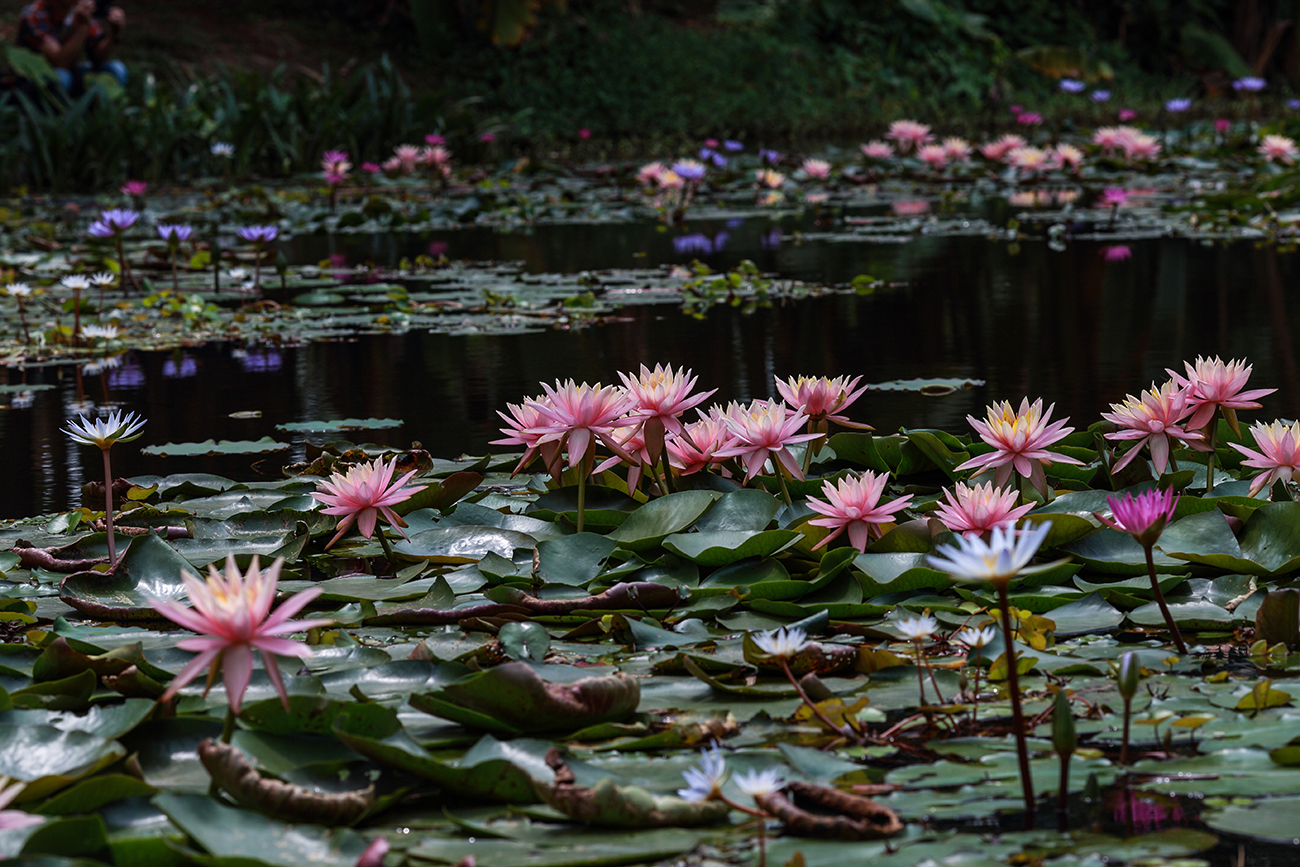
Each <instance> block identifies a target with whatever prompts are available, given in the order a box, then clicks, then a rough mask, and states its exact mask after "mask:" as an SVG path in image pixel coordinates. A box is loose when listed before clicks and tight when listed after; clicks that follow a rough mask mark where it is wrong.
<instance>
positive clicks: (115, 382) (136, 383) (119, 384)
mask: <svg viewBox="0 0 1300 867" xmlns="http://www.w3.org/2000/svg"><path fill="white" fill-rule="evenodd" d="M144 386H145V379H144V368H142V367H141V366H140V365H139V363H137V362H136V360H135V359H134V358H129V359H127V360H126V361H123V362H122V364H121V365H120V366H119V367H118V368H117V369H116V370H110V371H109V373H108V387H109V388H111V389H114V390H115V391H117V390H133V389H137V388H144Z"/></svg>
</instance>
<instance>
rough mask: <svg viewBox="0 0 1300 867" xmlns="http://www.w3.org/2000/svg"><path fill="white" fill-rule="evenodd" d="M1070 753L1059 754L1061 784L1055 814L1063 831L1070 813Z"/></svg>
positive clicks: (1057, 794)
mask: <svg viewBox="0 0 1300 867" xmlns="http://www.w3.org/2000/svg"><path fill="white" fill-rule="evenodd" d="M1070 755H1071V754H1070V753H1062V754H1061V783H1060V787H1059V789H1058V791H1057V793H1056V814H1057V819H1058V821H1059V823H1060V830H1061V831H1065V830H1066V827H1067V817H1068V816H1069V813H1070Z"/></svg>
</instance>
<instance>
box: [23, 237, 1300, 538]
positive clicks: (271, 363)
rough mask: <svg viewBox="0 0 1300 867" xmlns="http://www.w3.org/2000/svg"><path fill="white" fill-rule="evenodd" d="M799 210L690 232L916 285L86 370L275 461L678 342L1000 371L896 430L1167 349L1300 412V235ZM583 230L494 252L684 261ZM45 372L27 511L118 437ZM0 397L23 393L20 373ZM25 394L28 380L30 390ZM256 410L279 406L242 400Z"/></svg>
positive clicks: (781, 266)
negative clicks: (305, 432) (1083, 228)
mask: <svg viewBox="0 0 1300 867" xmlns="http://www.w3.org/2000/svg"><path fill="white" fill-rule="evenodd" d="M781 225H782V224H772V223H767V222H766V221H750V222H746V223H745V224H742V225H740V226H735V227H732V228H728V227H727V225H726V223H725V222H723V221H714V222H713V223H712V224H703V223H696V224H694V225H692V226H691V227H690V231H692V232H700V233H702V234H704V235H706V236H707V237H709V238H710V239H713V240H714V241H716V237H717V235H718V234H719V233H724V232H725V233H727V235H728V239H727V241H726V243H725V245H724V248H723V249H722V250H721V251H718V250H717V249H716V244H715V249H714V253H713V254H712V256H713V260H712V264H713V266H714V267H716V268H725V267H730V265H731V264H733V263H734V262H735V261H736V260H738V259H739V258H753V259H755V260H757V261H759V264H760V267H763V268H764V269H766V270H769V271H774V272H777V273H779V274H781V275H782V276H785V277H791V278H800V279H810V280H817V281H824V282H828V283H847V282H848V281H850V280H852V278H853V277H854V276H856V275H858V274H871V275H873V276H875V277H877V278H879V279H882V280H885V281H887V282H890V283H893V282H901V283H903V284H904V285H902V286H900V287H898V288H893V289H882V290H878V291H877V292H876V293H875V294H872V295H869V296H863V297H859V296H856V295H837V296H831V297H825V298H819V299H811V300H807V301H802V302H799V303H797V304H796V303H789V304H778V305H777V306H776V307H774V308H772V309H768V310H759V311H757V312H756V313H754V314H753V315H750V316H745V315H742V314H740V313H739V312H738V311H736V310H735V309H733V308H731V307H726V306H723V307H719V308H716V309H714V310H712V311H711V312H710V313H709V315H708V317H707V318H706V319H705V320H703V321H698V320H695V319H691V318H688V317H685V316H682V315H681V314H680V313H678V312H677V311H676V310H675V309H673V308H671V307H667V306H661V307H633V308H629V309H628V310H627V311H625V316H624V317H623V318H622V319H621V321H618V322H615V323H612V324H609V325H606V326H603V327H596V328H590V329H585V330H578V331H572V332H550V331H547V332H540V333H532V334H516V335H511V336H449V335H444V334H425V333H413V334H405V335H401V336H393V337H386V336H368V337H360V338H357V339H356V340H353V341H349V342H343V343H331V344H312V345H307V346H303V347H294V348H287V347H286V348H278V347H274V346H248V347H243V346H234V345H229V344H224V345H216V346H210V347H202V348H191V349H187V350H185V351H184V352H183V353H178V354H172V353H144V352H136V353H130V354H128V355H127V356H125V357H124V358H123V363H122V364H121V365H120V366H119V367H118V368H116V369H115V370H111V371H108V372H107V373H106V374H105V375H103V376H101V377H95V378H87V381H86V382H85V384H84V389H85V393H86V397H87V398H88V399H89V400H91V401H93V402H94V403H95V404H98V405H104V404H106V403H108V404H113V405H119V406H122V407H124V408H126V409H132V410H135V411H137V412H140V413H141V414H142V415H144V416H145V417H146V418H148V420H149V423H148V425H147V427H146V428H145V432H144V436H143V437H142V439H140V440H138V441H137V442H138V443H139V444H140V445H147V444H150V443H166V442H177V443H179V442H190V441H195V440H202V439H207V438H209V437H211V438H214V439H236V440H255V439H258V438H260V437H263V436H267V435H271V436H275V437H277V438H279V439H281V440H285V441H292V442H293V449H292V451H291V452H289V453H286V454H282V455H274V456H271V457H270V459H268V460H267V461H266V463H265V465H264V466H266V467H267V468H268V469H267V471H268V472H271V473H274V472H275V468H276V467H278V465H279V463H280V462H282V461H283V460H285V459H290V458H292V457H294V456H298V457H301V456H302V455H303V454H304V453H305V447H304V445H303V442H302V440H301V439H295V438H293V437H291V436H290V435H287V434H284V433H282V432H277V431H276V430H275V429H274V425H276V424H281V423H286V422H295V421H307V420H313V419H328V418H344V417H354V418H370V417H374V418H398V419H402V420H403V421H404V422H405V424H404V426H403V427H401V428H397V429H392V430H376V431H363V432H359V433H357V434H355V438H356V439H358V440H360V441H368V442H377V443H383V444H388V445H394V446H397V445H401V446H406V445H409V444H410V443H411V441H413V440H418V441H420V442H421V443H422V444H423V445H424V446H425V447H426V448H428V449H429V450H430V451H432V452H433V453H435V454H439V455H448V456H450V455H456V454H460V453H466V452H468V453H480V452H482V451H483V450H485V448H486V444H487V442H488V441H489V440H491V439H495V438H497V436H498V435H497V433H496V429H497V427H498V426H499V420H498V419H497V417H496V414H495V413H496V410H498V409H502V408H504V406H505V404H506V402H507V401H514V402H517V401H518V400H520V399H521V398H522V397H523V396H525V395H532V394H535V393H537V383H538V381H539V380H547V381H551V380H554V379H556V378H561V377H564V378H567V377H571V376H572V377H576V378H578V379H587V380H590V381H596V380H601V381H604V382H611V381H616V377H615V374H616V372H617V371H619V370H632V369H635V368H636V366H637V365H638V364H640V363H642V362H646V363H654V362H657V361H663V362H672V363H674V364H684V365H687V366H689V367H693V368H694V369H695V371H696V373H697V374H699V376H700V383H701V384H702V385H707V386H708V387H714V386H717V387H718V388H719V391H718V394H717V396H716V397H717V399H718V400H721V401H726V400H733V399H734V400H750V399H752V398H755V397H769V396H773V386H772V377H773V375H781V376H788V375H793V374H800V373H804V374H810V375H819V374H825V375H837V374H862V375H863V376H864V380H865V381H870V382H880V381H887V380H893V379H906V378H912V377H918V376H925V377H969V378H974V379H985V380H987V381H988V385H987V386H986V387H984V388H980V389H976V390H972V391H969V392H960V393H957V394H954V395H950V396H948V397H943V398H923V397H920V396H917V395H912V394H905V393H868V394H867V395H866V396H864V397H863V399H862V400H861V401H860V402H859V403H858V404H857V405H856V406H855V409H854V417H855V418H857V419H859V420H861V421H865V422H870V423H872V424H874V425H876V426H877V428H878V429H879V430H881V431H883V432H889V431H891V430H895V429H897V428H898V427H900V426H903V425H906V426H910V427H921V426H930V427H940V428H945V429H948V430H953V431H961V430H966V429H967V427H968V426H967V423H966V421H965V417H966V415H967V414H980V413H981V410H982V408H983V406H984V405H985V404H986V403H987V402H988V401H991V400H1002V399H1008V400H1014V401H1018V400H1019V399H1020V398H1021V397H1022V396H1028V397H1030V398H1035V397H1040V396H1041V397H1043V398H1044V399H1045V400H1046V401H1047V402H1048V403H1055V404H1056V405H1057V409H1056V412H1055V414H1054V417H1061V416H1065V415H1069V416H1073V417H1074V420H1075V422H1076V424H1080V425H1086V424H1088V423H1091V422H1092V421H1095V420H1096V419H1097V417H1098V413H1100V412H1101V411H1102V410H1104V409H1106V407H1107V405H1108V404H1109V403H1111V402H1113V401H1119V400H1121V399H1122V398H1123V397H1124V395H1125V394H1127V393H1134V392H1136V391H1138V390H1140V389H1142V388H1145V387H1147V386H1149V385H1150V384H1151V383H1152V382H1153V381H1155V380H1163V379H1164V378H1165V377H1166V374H1165V372H1164V371H1165V368H1168V367H1175V368H1177V367H1180V365H1181V362H1182V361H1183V360H1184V359H1191V358H1194V357H1195V356H1196V355H1198V354H1209V355H1213V354H1219V355H1222V356H1223V357H1224V358H1228V357H1238V358H1241V357H1245V358H1249V359H1250V360H1251V361H1252V362H1253V363H1254V364H1255V373H1254V379H1253V381H1254V382H1255V383H1256V384H1258V385H1260V386H1261V387H1264V386H1276V387H1277V388H1278V392H1277V393H1276V394H1275V395H1272V396H1270V397H1269V398H1266V399H1265V404H1266V407H1265V410H1264V411H1262V412H1261V413H1258V414H1256V415H1257V417H1260V418H1264V419H1268V420H1271V419H1272V418H1274V417H1286V418H1294V417H1296V416H1297V415H1300V395H1298V394H1297V387H1298V383H1300V375H1298V371H1297V363H1296V357H1295V347H1294V345H1293V340H1292V337H1291V333H1292V329H1294V328H1295V327H1296V326H1297V324H1300V301H1297V299H1296V298H1295V297H1293V296H1290V295H1288V294H1287V292H1286V291H1285V288H1284V287H1285V286H1287V285H1290V284H1291V283H1293V282H1294V281H1295V280H1296V278H1297V276H1300V274H1298V273H1297V271H1298V270H1300V269H1297V267H1296V259H1295V256H1294V255H1293V254H1290V253H1285V252H1278V251H1277V250H1275V249H1270V248H1260V249H1256V248H1254V247H1253V246H1252V245H1249V244H1239V245H1235V246H1232V247H1229V248H1213V247H1207V246H1204V245H1201V244H1199V243H1194V242H1190V241H1186V240H1181V239H1161V240H1151V241H1134V242H1131V243H1130V244H1129V245H1128V246H1129V247H1130V252H1131V258H1130V259H1128V260H1127V261H1125V262H1123V263H1121V264H1119V265H1115V264H1110V265H1108V264H1107V262H1106V259H1105V258H1104V256H1103V254H1102V250H1103V245H1100V244H1096V243H1086V242H1078V241H1076V242H1071V243H1069V244H1067V245H1066V247H1065V249H1064V250H1063V251H1062V252H1053V251H1051V250H1049V249H1048V248H1047V246H1046V244H1043V243H1040V242H1036V241H1021V243H1020V244H1019V245H1018V246H1011V245H1006V244H1000V243H994V242H990V241H988V240H987V239H984V238H973V237H965V238H953V237H949V238H943V237H933V236H921V237H918V238H916V239H914V240H912V241H910V242H909V243H904V244H877V243H866V242H862V241H857V240H839V241H835V242H820V241H804V242H800V241H799V240H798V238H797V236H794V233H793V232H790V233H789V234H787V235H786V238H785V242H784V243H780V244H778V245H776V246H774V247H773V246H766V245H768V244H770V243H771V240H772V239H771V234H772V233H773V232H774V231H777V232H779V231H780V230H781ZM570 228H572V227H556V234H555V235H554V236H552V235H549V234H548V233H547V232H543V231H541V230H539V231H538V232H536V233H534V234H533V235H529V236H514V235H503V236H496V237H495V240H494V241H493V243H494V244H495V245H496V246H495V247H493V248H492V249H491V250H487V249H483V250H480V251H479V253H482V254H485V255H484V258H498V259H503V258H504V259H508V258H516V256H515V254H516V253H527V254H528V255H532V256H535V258H534V259H533V260H532V265H531V266H530V267H532V266H539V267H540V266H541V265H546V266H547V267H555V263H556V262H557V261H566V262H569V263H570V264H571V265H573V266H574V267H575V268H577V269H582V268H586V267H594V266H593V265H590V264H588V263H591V262H593V261H604V260H606V259H608V258H622V261H619V262H618V264H620V265H627V264H630V263H629V261H627V260H630V259H632V258H633V253H634V252H636V251H638V250H644V249H647V248H649V249H653V250H656V251H658V252H656V253H654V255H653V256H648V257H644V258H643V259H640V260H638V261H645V262H648V263H649V264H657V263H658V262H674V261H678V260H677V259H676V253H675V251H674V250H673V246H672V243H673V235H672V234H671V233H666V232H660V231H658V230H657V229H656V228H655V227H648V229H647V230H646V231H644V232H642V233H641V234H634V233H631V234H628V235H627V236H626V237H624V238H623V239H622V240H621V241H619V242H618V244H620V245H621V247H620V250H621V252H619V253H618V255H617V256H615V255H614V254H613V253H611V251H610V250H608V249H604V248H600V247H598V246H595V245H586V244H576V243H575V237H577V236H575V235H574V234H571V233H569V232H568V231H567V230H568V229H570ZM586 228H589V227H586ZM624 228H626V227H624ZM585 230H586V229H585V228H584V229H583V231H585ZM580 234H581V232H579V235H580ZM416 240H417V241H418V243H419V244H420V248H419V249H420V250H421V251H422V250H424V249H427V247H428V244H429V243H430V239H429V238H427V237H424V238H419V239H416ZM778 240H779V239H778ZM411 241H412V239H405V240H404V241H402V242H401V243H408V242H411ZM373 242H374V241H373V239H366V240H365V243H373ZM379 243H389V242H388V241H382V242H379ZM391 243H393V244H397V243H399V242H397V241H392V242H391ZM451 243H454V244H455V245H456V249H457V251H458V252H460V251H463V250H465V249H466V248H468V247H470V246H472V244H479V243H484V244H485V243H487V241H485V240H484V238H482V237H479V238H478V239H477V240H475V237H472V236H471V234H469V233H467V234H466V236H464V237H460V236H457V237H456V238H455V239H454V240H453V241H452V242H451ZM462 244H463V245H465V246H462ZM349 255H351V254H349ZM476 255H477V254H476ZM584 256H585V258H584ZM319 258H324V257H323V256H320V257H318V259H319ZM304 259H305V257H304ZM556 270H563V269H562V268H556ZM4 375H5V376H7V377H8V378H9V380H8V381H9V382H11V383H18V382H21V381H22V377H23V373H22V372H21V371H17V370H7V371H5V372H4ZM26 376H27V378H28V379H27V381H28V382H30V383H49V384H52V385H54V386H56V387H55V388H53V389H50V390H48V391H37V392H35V393H34V395H32V396H31V398H30V400H31V406H30V409H20V408H18V407H15V408H13V409H10V410H8V411H5V412H3V413H0V425H2V428H0V437H3V442H4V445H5V447H6V449H7V450H8V453H9V454H11V455H26V456H27V460H25V461H24V460H15V461H12V462H11V464H12V466H11V467H9V468H8V470H9V471H8V472H7V473H6V474H4V476H3V478H0V492H3V494H4V496H3V499H2V500H0V502H2V503H3V514H4V515H6V516H19V515H25V514H31V513H33V512H37V511H41V512H44V511H52V510H57V509H63V508H67V507H68V506H69V505H71V504H73V503H75V502H76V500H77V496H78V494H77V491H78V489H79V487H80V485H81V483H82V482H83V481H84V479H85V478H87V477H92V476H93V475H94V473H95V472H97V467H96V466H92V464H93V463H94V458H95V455H93V454H90V453H89V452H90V450H86V449H72V448H69V446H68V444H67V442H66V437H64V436H63V435H61V434H60V433H59V432H58V429H59V427H60V426H61V425H62V424H63V422H64V420H65V418H66V412H67V409H66V407H67V406H68V405H69V404H71V403H72V402H74V401H75V400H76V399H77V391H76V382H75V378H74V376H73V374H72V371H71V369H70V368H59V367H46V368H29V369H28V370H27V371H26ZM0 399H4V400H8V401H9V402H10V405H11V406H13V405H14V403H15V401H14V397H13V395H8V396H4V397H3V398H0ZM25 400H26V399H25V398H21V397H20V398H19V399H18V401H17V403H18V405H19V407H20V406H21V405H22V403H23V402H24V401H25ZM235 412H240V413H241V414H243V413H248V414H252V413H257V412H260V413H261V416H260V418H247V417H243V418H230V417H229V416H230V414H231V413H235ZM317 439H318V441H319V440H320V439H323V438H317ZM261 457H262V456H253V457H238V456H234V457H200V458H192V459H177V458H168V459H150V458H145V457H143V456H141V455H140V454H139V451H138V448H136V447H135V445H134V444H133V445H132V446H131V447H128V448H124V449H122V450H121V455H118V454H116V453H115V454H114V464H115V467H117V468H119V470H120V471H121V472H123V473H169V472H213V473H221V474H226V475H232V476H236V477H241V478H247V477H249V476H250V474H251V472H252V471H251V470H250V466H251V465H252V464H253V463H254V462H256V461H258V460H260V459H261ZM119 461H120V463H119ZM83 467H84V469H83Z"/></svg>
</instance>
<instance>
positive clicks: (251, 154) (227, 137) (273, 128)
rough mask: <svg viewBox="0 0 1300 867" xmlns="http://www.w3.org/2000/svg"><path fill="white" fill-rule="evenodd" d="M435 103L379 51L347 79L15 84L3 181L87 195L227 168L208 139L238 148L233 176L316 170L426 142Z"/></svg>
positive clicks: (6, 110)
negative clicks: (59, 96) (69, 94)
mask: <svg viewBox="0 0 1300 867" xmlns="http://www.w3.org/2000/svg"><path fill="white" fill-rule="evenodd" d="M434 104H435V103H434V102H433V99H432V97H425V98H423V99H421V100H418V101H417V100H415V99H413V98H412V94H411V91H410V88H409V87H407V85H406V83H405V82H404V81H403V80H402V77H401V75H400V74H399V73H398V72H397V70H396V69H395V68H394V67H393V65H392V64H391V63H389V61H388V59H387V58H384V59H381V60H380V61H378V62H377V63H374V64H370V65H367V66H365V67H362V68H360V69H358V70H357V71H355V72H353V73H351V74H349V75H346V76H341V75H338V74H337V73H335V72H333V71H332V70H331V69H330V68H329V67H326V68H324V69H323V71H322V72H321V73H320V75H319V76H306V75H301V74H299V75H296V76H290V75H288V74H287V73H286V72H285V71H284V70H283V69H281V70H277V71H276V72H275V73H272V74H271V75H270V76H269V77H268V76H265V75H261V74H257V73H252V72H234V71H229V70H223V71H220V72H218V73H217V74H213V75H202V76H197V75H190V74H184V73H182V72H180V71H174V72H173V73H172V74H169V75H165V76H164V77H163V79H162V80H160V79H159V78H158V77H156V76H154V75H148V76H145V77H144V79H143V81H141V82H140V83H139V84H136V85H135V86H134V87H133V89H132V91H131V92H130V93H129V94H123V93H121V92H120V91H117V90H116V89H115V88H100V87H91V88H90V89H89V90H88V91H87V92H86V94H85V95H84V96H81V97H80V98H78V99H75V100H72V101H70V102H68V103H67V104H66V105H60V104H59V103H58V101H57V100H54V99H51V98H50V97H48V96H46V95H43V94H37V95H36V96H34V97H33V96H29V95H27V94H25V93H22V92H19V91H14V92H12V93H11V96H10V98H9V99H8V100H5V101H4V102H0V182H3V183H4V184H5V185H7V186H10V187H12V186H15V185H22V186H25V187H27V188H29V189H41V190H52V191H81V192H86V191H93V190H98V189H103V188H107V187H113V186H116V185H118V184H120V183H121V182H122V181H123V180H125V179H127V178H140V179H143V180H152V181H162V180H165V181H168V182H176V181H186V180H192V179H195V178H199V177H204V176H212V175H213V174H217V173H219V172H223V171H225V170H226V168H227V167H226V166H225V165H224V164H218V162H217V161H216V158H214V157H213V156H212V155H211V153H210V147H211V145H212V143H213V142H215V141H224V142H229V143H230V144H233V145H234V146H235V156H234V165H233V167H232V168H233V170H234V171H235V172H236V173H237V174H241V175H243V174H256V175H259V176H263V177H281V176H285V175H289V174H293V173H295V172H303V171H312V170H315V168H316V164H317V161H318V160H319V158H320V154H321V152H322V151H324V150H327V149H329V148H343V149H345V150H347V151H348V152H349V153H351V154H352V155H353V156H354V158H355V159H356V160H357V161H360V160H362V159H371V160H377V159H379V158H380V157H381V154H382V153H384V152H386V151H388V150H390V149H391V148H392V146H393V144H395V143H398V142H402V141H415V142H420V141H422V139H423V135H424V133H426V132H429V131H430V130H431V129H433V127H434V125H435V124H436V122H437V119H436V116H435V113H434V112H433V111H432V110H430V109H431V108H432V106H433V105H434Z"/></svg>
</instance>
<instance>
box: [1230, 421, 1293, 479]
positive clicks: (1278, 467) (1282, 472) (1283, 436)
mask: <svg viewBox="0 0 1300 867" xmlns="http://www.w3.org/2000/svg"><path fill="white" fill-rule="evenodd" d="M1250 435H1251V436H1252V437H1253V438H1254V439H1255V445H1257V446H1259V447H1260V449H1261V451H1262V453H1261V452H1257V451H1255V450H1254V449H1252V448H1247V447H1246V446H1243V445H1239V444H1237V443H1228V445H1230V446H1232V447H1233V448H1234V449H1236V450H1237V451H1239V452H1241V453H1242V454H1243V455H1245V456H1246V458H1247V459H1246V460H1244V461H1242V462H1241V465H1242V466H1244V467H1251V468H1253V469H1257V470H1264V472H1262V473H1260V474H1259V475H1258V476H1256V477H1255V478H1254V479H1252V480H1251V483H1250V495H1251V496H1252V497H1253V496H1255V495H1256V494H1258V493H1259V492H1260V491H1262V490H1264V489H1265V488H1268V487H1272V485H1273V483H1274V482H1277V481H1282V482H1289V481H1291V479H1292V478H1293V477H1294V476H1295V475H1296V474H1300V422H1293V423H1292V424H1290V425H1289V426H1288V425H1284V424H1282V422H1280V421H1275V422H1273V423H1272V424H1264V423H1263V422H1256V423H1255V424H1254V425H1252V426H1251V428H1250Z"/></svg>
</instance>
